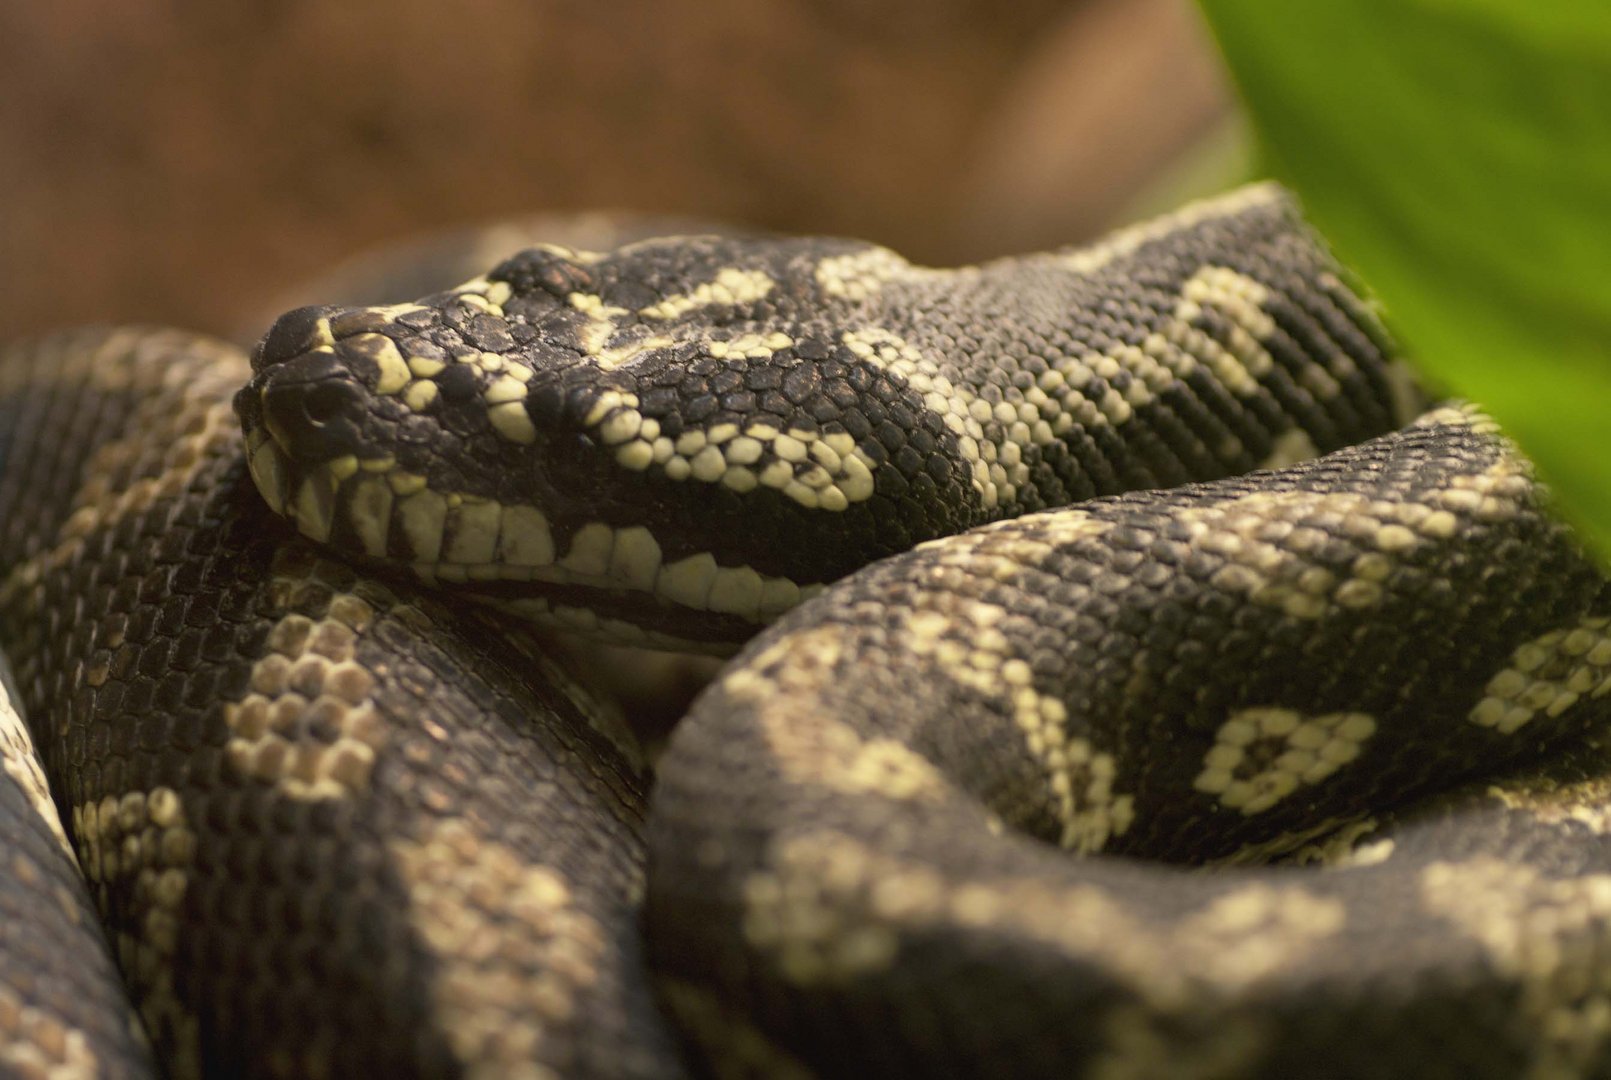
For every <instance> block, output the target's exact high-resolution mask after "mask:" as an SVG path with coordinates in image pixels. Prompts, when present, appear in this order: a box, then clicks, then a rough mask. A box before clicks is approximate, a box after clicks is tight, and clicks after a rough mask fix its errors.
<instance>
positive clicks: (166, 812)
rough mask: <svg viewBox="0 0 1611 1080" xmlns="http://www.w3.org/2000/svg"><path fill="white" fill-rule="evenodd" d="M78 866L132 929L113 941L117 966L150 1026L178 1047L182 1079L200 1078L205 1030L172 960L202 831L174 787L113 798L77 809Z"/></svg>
mask: <svg viewBox="0 0 1611 1080" xmlns="http://www.w3.org/2000/svg"><path fill="white" fill-rule="evenodd" d="M72 818H73V835H74V836H75V837H76V838H77V842H78V856H79V865H80V866H82V867H83V869H84V877H85V879H86V880H87V881H88V882H89V886H90V892H91V893H92V894H93V895H94V896H95V900H96V906H97V907H98V908H99V910H100V911H101V912H102V913H103V914H105V913H107V912H110V911H112V910H113V904H112V896H113V895H114V894H115V895H117V896H118V898H119V902H118V904H117V907H116V910H117V911H118V914H119V915H120V923H121V925H122V926H124V927H127V928H128V929H127V930H125V931H122V932H119V933H118V935H117V938H116V941H115V942H114V944H115V946H116V952H117V959H118V966H119V967H120V968H121V969H122V971H123V976H124V978H125V979H127V980H128V981H129V983H130V984H131V986H132V988H133V990H134V994H133V997H134V999H135V1001H136V1002H138V1004H139V1011H140V1016H141V1018H142V1019H143V1020H144V1021H145V1027H146V1030H147V1031H149V1032H150V1033H151V1035H152V1037H153V1038H154V1039H155V1040H156V1041H158V1042H159V1043H162V1044H165V1045H167V1046H168V1047H170V1048H171V1056H170V1058H169V1060H168V1061H167V1063H166V1064H167V1066H168V1069H169V1071H170V1072H172V1073H173V1075H175V1076H199V1075H201V1048H200V1038H199V1036H200V1029H199V1025H198V1022H197V1020H196V1018H195V1017H194V1016H192V1015H190V1014H189V1013H188V1012H187V1011H186V1010H185V1007H184V1005H183V1004H182V1003H181V1001H180V997H179V993H178V991H177V989H176V988H175V986H174V968H173V957H174V953H175V952H176V950H177V949H178V945H179V937H180V935H181V934H182V933H183V932H184V927H183V926H182V924H181V923H180V918H179V917H180V913H181V911H182V909H183V905H184V898H185V893H186V891H187V890H188V889H189V886H190V871H191V866H192V864H193V863H194V861H195V854H196V833H195V831H194V830H193V829H192V828H191V827H190V825H189V823H188V821H187V820H186V817H185V809H184V803H183V801H182V800H181V799H180V797H179V795H178V793H177V792H175V791H174V790H173V789H172V788H165V787H159V788H154V789H152V790H151V791H149V792H138V791H135V792H129V793H128V794H126V795H124V796H122V797H121V798H114V797H112V796H110V795H108V796H107V797H105V798H103V799H101V800H100V801H99V802H87V803H81V804H79V805H78V806H75V807H73V811H72Z"/></svg>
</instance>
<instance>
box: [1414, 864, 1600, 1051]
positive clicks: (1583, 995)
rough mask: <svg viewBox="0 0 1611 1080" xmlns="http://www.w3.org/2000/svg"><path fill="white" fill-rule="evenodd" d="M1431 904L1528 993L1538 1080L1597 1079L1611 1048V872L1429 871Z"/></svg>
mask: <svg viewBox="0 0 1611 1080" xmlns="http://www.w3.org/2000/svg"><path fill="white" fill-rule="evenodd" d="M1421 898H1422V901H1423V903H1425V904H1426V905H1427V907H1428V908H1429V909H1430V910H1431V911H1432V913H1433V914H1435V915H1438V916H1441V917H1443V918H1444V919H1447V920H1448V921H1449V922H1451V923H1453V924H1454V925H1455V926H1457V927H1458V928H1460V929H1461V930H1462V931H1463V932H1465V933H1466V934H1467V935H1468V936H1470V937H1471V938H1472V939H1473V940H1475V941H1476V942H1478V943H1479V944H1480V945H1481V946H1482V948H1483V950H1484V951H1485V952H1486V953H1487V955H1488V958H1489V960H1490V962H1491V963H1492V964H1493V965H1494V966H1495V967H1496V968H1497V969H1498V971H1499V973H1500V974H1502V975H1504V976H1506V977H1507V978H1509V979H1511V980H1514V982H1515V983H1516V984H1517V985H1518V987H1519V989H1520V995H1519V1000H1518V1001H1517V1002H1516V1008H1515V1012H1516V1013H1517V1019H1518V1020H1520V1021H1521V1022H1522V1023H1524V1024H1526V1025H1527V1026H1528V1027H1529V1028H1530V1029H1531V1031H1530V1035H1531V1038H1530V1040H1529V1044H1530V1048H1531V1050H1532V1054H1533V1057H1532V1060H1531V1061H1529V1062H1528V1063H1527V1067H1526V1071H1525V1072H1523V1073H1521V1074H1520V1075H1522V1076H1525V1077H1527V1078H1528V1080H1556V1078H1558V1077H1568V1076H1587V1075H1590V1074H1591V1073H1593V1072H1594V1071H1595V1069H1596V1068H1597V1066H1598V1064H1599V1063H1600V1062H1602V1061H1603V1060H1604V1057H1605V1053H1606V1048H1607V1045H1608V1042H1611V973H1608V972H1607V970H1606V968H1605V965H1604V963H1603V961H1602V959H1601V958H1603V957H1604V956H1605V955H1606V954H1607V952H1608V951H1611V875H1608V874H1579V875H1577V876H1575V877H1570V878H1562V879H1557V878H1548V877H1545V876H1544V875H1543V874H1542V873H1540V872H1539V870H1538V869H1536V868H1535V867H1533V866H1530V865H1528V864H1526V863H1522V862H1506V861H1504V860H1501V859H1497V858H1494V857H1492V856H1479V857H1476V858H1473V859H1470V860H1468V861H1465V862H1458V863H1456V862H1438V863H1433V864H1432V865H1430V866H1428V867H1427V868H1426V869H1425V870H1423V871H1422V873H1421Z"/></svg>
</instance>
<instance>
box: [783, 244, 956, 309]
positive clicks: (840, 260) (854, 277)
mask: <svg viewBox="0 0 1611 1080" xmlns="http://www.w3.org/2000/svg"><path fill="white" fill-rule="evenodd" d="M940 273H944V272H943V271H933V270H924V269H922V268H919V267H914V266H913V265H912V264H911V263H909V262H907V261H906V260H905V259H904V258H902V257H901V256H899V255H897V254H896V253H895V252H893V251H891V250H889V249H888V248H884V247H872V246H869V247H866V248H864V249H862V250H861V251H852V252H849V253H848V254H845V255H832V256H829V257H828V258H826V259H823V260H822V261H821V262H819V263H818V264H817V269H816V271H815V274H814V276H815V277H816V281H817V287H818V288H820V289H821V290H822V291H823V292H824V293H826V294H827V295H829V296H835V297H841V298H843V299H846V300H851V301H862V300H866V299H867V298H868V297H869V296H873V295H875V294H876V293H878V292H879V291H880V290H882V289H883V287H884V286H885V285H886V284H888V283H889V282H891V281H906V280H909V279H911V278H914V277H918V276H935V275H937V274H940Z"/></svg>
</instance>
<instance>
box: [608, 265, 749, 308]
mask: <svg viewBox="0 0 1611 1080" xmlns="http://www.w3.org/2000/svg"><path fill="white" fill-rule="evenodd" d="M775 288H777V282H775V281H773V280H772V278H771V277H769V276H768V275H767V274H764V273H762V272H761V271H759V270H740V269H738V268H736V267H724V268H723V269H721V270H720V271H718V272H717V274H716V278H715V280H714V281H709V282H705V283H703V284H700V285H697V286H695V287H694V289H693V290H692V291H690V292H688V293H687V294H686V295H683V296H668V297H666V298H665V299H663V300H661V301H660V302H659V303H657V304H651V305H650V306H649V307H646V308H642V309H640V310H639V312H638V314H639V315H641V316H642V317H643V318H645V319H658V320H669V319H680V318H682V317H683V316H684V315H687V314H688V313H689V312H692V311H698V310H699V309H700V308H706V307H713V306H716V305H721V306H724V307H726V306H732V305H738V304H753V303H754V302H755V301H757V300H762V299H765V298H766V296H767V295H768V294H770V293H771V292H772V290H773V289H775Z"/></svg>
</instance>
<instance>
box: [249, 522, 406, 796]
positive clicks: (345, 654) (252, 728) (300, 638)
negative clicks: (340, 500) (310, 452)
mask: <svg viewBox="0 0 1611 1080" xmlns="http://www.w3.org/2000/svg"><path fill="white" fill-rule="evenodd" d="M332 577H335V578H338V579H339V571H336V570H335V569H334V567H333V565H332V564H328V563H325V562H324V561H323V560H319V559H315V558H312V557H310V556H309V555H307V554H306V553H305V552H299V551H296V550H295V549H282V550H281V552H279V553H277V554H276V557H275V561H274V565H273V568H272V576H271V577H270V579H269V584H268V592H269V594H270V595H272V596H275V597H276V598H277V599H278V600H279V601H280V603H281V604H282V605H283V607H292V608H300V607H303V606H305V605H306V603H307V602H308V601H307V600H306V599H303V598H307V597H321V598H322V597H325V596H328V597H329V602H328V607H327V609H326V610H325V612H324V614H322V615H319V616H317V617H313V616H308V615H303V614H300V613H297V612H295V611H292V612H289V613H287V614H283V615H281V616H280V618H279V621H277V622H276V623H275V624H274V626H273V628H272V629H271V630H270V631H269V636H268V640H267V652H266V653H265V654H264V655H263V656H262V657H261V658H260V659H259V660H257V661H256V662H255V663H254V664H253V665H252V672H251V679H250V682H249V684H248V685H249V689H248V692H247V693H246V695H245V696H244V697H243V698H241V699H240V700H239V701H231V702H227V703H226V704H225V705H224V722H225V723H226V724H227V725H228V727H229V731H230V738H229V741H228V743H226V744H225V757H226V760H227V761H228V762H229V763H230V765H231V766H233V767H234V768H235V769H237V770H239V771H240V772H241V773H242V774H243V775H245V776H250V777H254V778H256V779H259V780H267V781H271V782H273V783H274V784H275V785H276V786H277V788H278V790H279V791H280V792H281V793H282V794H285V795H287V796H289V797H290V798H293V799H312V800H317V799H337V798H344V797H346V796H349V795H352V794H355V793H358V792H362V791H364V790H366V789H367V787H368V785H369V774H370V771H371V770H372V769H373V768H374V764H375V757H376V754H377V752H378V751H379V750H380V749H381V748H382V747H383V746H384V745H385V743H386V726H385V721H384V720H383V719H382V717H381V715H380V713H379V712H378V711H377V710H376V708H375V705H374V703H373V702H372V701H371V700H370V693H371V692H372V690H373V689H374V683H375V676H374V675H373V674H372V673H371V672H370V671H368V670H367V669H365V668H363V667H361V666H360V665H359V664H358V663H356V662H355V660H354V649H355V646H356V644H357V641H358V638H359V637H360V636H361V635H362V634H363V633H364V632H366V631H367V630H368V629H369V627H370V626H371V625H372V624H373V622H374V619H375V607H374V603H373V601H375V600H377V599H379V598H382V597H386V598H389V594H386V593H384V591H383V590H381V588H380V586H378V585H374V584H373V583H367V582H366V583H363V584H362V585H361V587H360V588H361V592H360V593H353V592H341V591H335V592H331V590H330V589H329V587H328V585H327V584H326V581H327V579H330V578H332ZM283 607H282V610H283ZM314 718H317V720H316V721H315V719H314Z"/></svg>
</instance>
